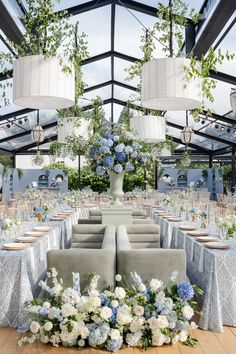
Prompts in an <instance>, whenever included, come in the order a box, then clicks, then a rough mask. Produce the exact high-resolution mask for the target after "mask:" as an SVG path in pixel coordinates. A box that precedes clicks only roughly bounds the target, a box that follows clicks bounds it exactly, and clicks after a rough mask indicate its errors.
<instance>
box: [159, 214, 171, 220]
mask: <svg viewBox="0 0 236 354" xmlns="http://www.w3.org/2000/svg"><path fill="white" fill-rule="evenodd" d="M162 217H163V219H169V218H173V215H170V214H166V215H163V216H162Z"/></svg>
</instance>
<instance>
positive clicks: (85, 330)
mask: <svg viewBox="0 0 236 354" xmlns="http://www.w3.org/2000/svg"><path fill="white" fill-rule="evenodd" d="M80 335H81V338H82V339H86V338H88V336H89V330H88V328H87V327H86V326H83V327H82V328H81V329H80Z"/></svg>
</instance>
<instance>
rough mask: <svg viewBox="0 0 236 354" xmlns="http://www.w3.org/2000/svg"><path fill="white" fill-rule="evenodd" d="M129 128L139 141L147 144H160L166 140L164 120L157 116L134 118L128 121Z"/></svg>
mask: <svg viewBox="0 0 236 354" xmlns="http://www.w3.org/2000/svg"><path fill="white" fill-rule="evenodd" d="M130 128H131V129H133V130H134V131H135V132H136V133H137V135H138V137H139V138H140V140H142V141H145V142H147V143H153V144H155V143H160V142H162V141H164V140H165V139H166V120H165V117H159V116H151V115H150V116H135V117H131V119H130Z"/></svg>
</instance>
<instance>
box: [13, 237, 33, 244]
mask: <svg viewBox="0 0 236 354" xmlns="http://www.w3.org/2000/svg"><path fill="white" fill-rule="evenodd" d="M15 241H16V242H21V243H31V242H35V241H37V237H31V236H27V237H23V236H22V237H17V238H16V239H15Z"/></svg>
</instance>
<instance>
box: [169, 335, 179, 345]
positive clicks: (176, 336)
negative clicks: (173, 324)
mask: <svg viewBox="0 0 236 354" xmlns="http://www.w3.org/2000/svg"><path fill="white" fill-rule="evenodd" d="M178 341H179V335H178V334H176V335H175V336H174V338H172V341H171V343H172V344H176V343H177V342H178Z"/></svg>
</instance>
